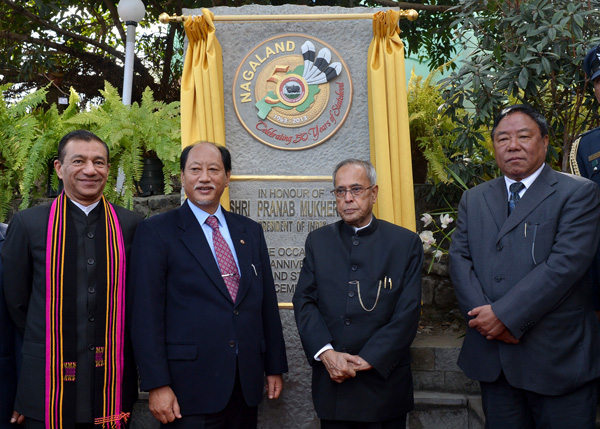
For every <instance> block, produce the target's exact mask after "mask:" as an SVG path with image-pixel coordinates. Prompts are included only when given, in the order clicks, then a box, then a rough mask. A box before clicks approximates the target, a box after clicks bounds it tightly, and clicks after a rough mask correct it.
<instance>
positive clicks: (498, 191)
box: [483, 177, 508, 230]
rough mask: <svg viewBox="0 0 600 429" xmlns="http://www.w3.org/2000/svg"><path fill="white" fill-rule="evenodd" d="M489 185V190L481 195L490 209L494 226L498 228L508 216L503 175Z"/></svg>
mask: <svg viewBox="0 0 600 429" xmlns="http://www.w3.org/2000/svg"><path fill="white" fill-rule="evenodd" d="M490 185H491V186H490V192H486V193H484V194H483V196H484V198H485V202H486V204H487V205H488V208H489V209H490V212H491V214H492V219H494V223H495V224H496V228H498V230H500V229H501V228H502V225H504V223H505V222H506V218H507V217H508V194H507V192H506V186H505V184H504V177H500V178H498V179H496V180H495V182H494V183H491V184H490Z"/></svg>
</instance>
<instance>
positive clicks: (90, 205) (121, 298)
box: [2, 130, 140, 429]
mask: <svg viewBox="0 0 600 429" xmlns="http://www.w3.org/2000/svg"><path fill="white" fill-rule="evenodd" d="M57 158H58V159H57V160H56V161H55V162H54V168H55V170H56V173H57V175H58V177H59V178H60V179H62V181H63V184H64V191H63V192H62V193H61V194H60V195H59V196H58V198H56V199H55V200H54V201H53V202H52V204H50V205H43V206H38V207H34V208H31V209H28V210H24V211H22V212H18V213H16V214H15V215H14V217H13V218H12V220H11V222H10V224H9V227H8V232H7V237H6V241H5V243H4V247H3V250H2V261H3V263H4V279H5V284H4V287H5V294H6V301H7V307H8V310H9V312H10V314H11V317H12V319H13V321H14V322H15V325H16V327H17V329H19V330H20V331H21V332H22V333H23V334H24V342H23V366H22V371H21V376H20V380H19V384H18V388H17V399H16V403H15V410H16V411H17V412H18V413H20V414H22V415H24V416H25V425H26V427H27V428H46V429H51V428H65V429H71V428H93V427H98V428H100V427H101V428H104V427H106V428H119V427H124V426H125V425H126V424H127V423H126V422H127V420H128V418H129V413H130V411H131V409H132V406H133V403H134V402H135V400H136V397H137V373H136V370H135V365H134V362H133V358H132V354H131V346H130V342H129V338H128V334H127V332H126V327H125V275H126V266H127V254H128V252H129V245H130V243H131V240H132V238H133V234H134V232H135V229H136V226H137V224H138V222H139V221H140V216H138V215H136V214H134V213H132V212H130V211H128V210H125V209H123V208H121V207H117V206H114V205H112V204H110V203H108V201H106V199H105V198H104V196H103V190H104V186H105V184H106V179H107V177H108V171H109V166H110V164H109V153H108V147H107V146H106V143H104V142H103V141H102V140H101V139H100V138H99V137H98V136H96V135H94V134H92V133H90V132H89V131H85V130H78V131H73V132H71V133H69V134H67V135H66V136H64V137H63V138H62V140H61V141H60V143H59V145H58V156H57Z"/></svg>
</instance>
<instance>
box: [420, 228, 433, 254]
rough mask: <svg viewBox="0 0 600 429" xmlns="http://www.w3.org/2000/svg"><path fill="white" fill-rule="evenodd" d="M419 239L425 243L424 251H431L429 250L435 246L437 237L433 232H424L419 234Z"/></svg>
mask: <svg viewBox="0 0 600 429" xmlns="http://www.w3.org/2000/svg"><path fill="white" fill-rule="evenodd" d="M419 237H420V238H421V241H422V242H423V250H429V248H430V247H431V246H432V245H434V244H435V237H434V236H433V232H431V231H423V232H421V233H420V234H419Z"/></svg>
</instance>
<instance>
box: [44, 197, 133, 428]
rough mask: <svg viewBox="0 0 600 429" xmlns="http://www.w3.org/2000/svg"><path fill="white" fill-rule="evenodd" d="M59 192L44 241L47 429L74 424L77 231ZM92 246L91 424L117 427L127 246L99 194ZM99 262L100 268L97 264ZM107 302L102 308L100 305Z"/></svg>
mask: <svg viewBox="0 0 600 429" xmlns="http://www.w3.org/2000/svg"><path fill="white" fill-rule="evenodd" d="M67 199H68V198H67V196H66V195H65V193H64V192H63V193H61V194H60V195H59V196H58V198H56V199H55V200H54V202H53V203H52V206H51V208H50V217H49V220H48V235H47V243H46V381H45V387H46V404H45V410H46V418H45V426H46V429H61V428H63V427H65V428H70V427H72V425H73V424H74V414H75V413H74V411H73V408H74V404H75V400H76V390H75V381H76V379H77V368H76V360H77V350H76V349H77V347H76V345H77V340H76V338H77V334H76V326H77V325H76V324H77V319H76V296H77V289H76V288H77V284H76V283H77V280H76V270H77V268H76V266H77V264H76V258H77V251H78V249H77V235H76V231H75V225H74V221H73V220H72V219H71V217H70V215H69V213H68V210H67ZM100 204H102V205H103V207H102V208H103V216H101V219H100V221H99V223H98V226H97V234H96V240H97V243H96V249H97V252H98V253H97V257H98V258H97V260H98V262H99V266H98V275H99V276H101V277H103V278H100V277H99V278H98V279H97V286H98V287H97V289H98V298H99V300H98V304H99V305H100V307H99V315H101V318H100V319H101V321H102V322H103V323H102V325H99V326H101V327H104V331H103V330H102V328H100V329H97V331H100V332H97V334H96V338H95V341H96V344H95V345H96V349H95V352H96V358H95V375H94V384H95V387H94V425H95V427H97V428H120V427H122V424H123V423H124V422H126V421H127V418H128V417H129V413H124V412H123V411H122V409H121V395H122V392H121V388H122V380H123V342H124V339H123V338H124V323H125V247H124V244H123V234H122V231H121V227H120V225H119V221H118V219H117V215H116V213H115V210H114V208H113V207H112V205H111V204H109V203H108V202H107V201H106V199H105V198H104V197H102V199H101V202H100ZM100 265H102V266H100ZM103 305H105V307H104V308H103V307H102V306H103Z"/></svg>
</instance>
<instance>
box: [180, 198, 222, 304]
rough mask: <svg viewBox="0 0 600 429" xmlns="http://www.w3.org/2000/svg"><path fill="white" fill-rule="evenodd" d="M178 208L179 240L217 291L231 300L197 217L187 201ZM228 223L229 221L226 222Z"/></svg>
mask: <svg viewBox="0 0 600 429" xmlns="http://www.w3.org/2000/svg"><path fill="white" fill-rule="evenodd" d="M178 210H179V225H178V226H179V230H180V236H179V238H180V240H181V241H182V242H183V244H184V246H185V247H186V248H187V249H188V250H189V251H190V253H191V254H192V256H193V257H194V258H195V259H196V260H197V261H198V263H199V264H200V266H201V267H202V269H203V270H204V271H205V272H206V275H207V276H208V277H209V278H210V279H211V281H212V282H213V283H214V285H215V286H216V287H217V289H219V291H220V292H221V293H222V294H223V295H225V297H227V299H229V300H230V301H231V295H230V294H229V291H228V290H227V286H226V285H225V282H224V281H223V277H222V276H221V272H220V271H219V266H218V265H217V261H215V258H214V256H213V254H212V252H211V250H210V246H209V245H208V242H207V241H206V236H205V235H204V231H202V227H201V226H200V224H199V223H198V219H196V216H194V213H192V210H191V209H190V208H189V206H188V203H187V202H185V203H183V204H182V205H181V207H180V208H179V209H178ZM228 224H229V222H228Z"/></svg>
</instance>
